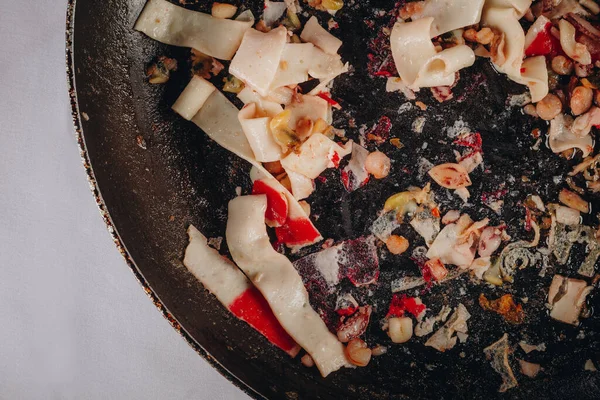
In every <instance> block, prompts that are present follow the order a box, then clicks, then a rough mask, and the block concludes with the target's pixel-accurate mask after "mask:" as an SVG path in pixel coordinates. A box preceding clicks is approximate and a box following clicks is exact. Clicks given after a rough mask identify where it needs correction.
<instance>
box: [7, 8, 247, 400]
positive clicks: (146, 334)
mask: <svg viewBox="0 0 600 400" xmlns="http://www.w3.org/2000/svg"><path fill="white" fill-rule="evenodd" d="M65 11H66V0H22V1H10V0H0V216H1V219H2V221H1V222H0V399H24V400H26V399H211V400H219V399H228V400H229V399H246V398H247V396H246V395H245V394H243V393H242V392H241V391H240V390H239V389H237V388H236V387H234V386H233V385H232V384H231V383H229V382H228V381H227V380H226V379H225V378H223V377H221V376H220V375H219V374H218V372H216V371H214V370H213V369H212V368H211V367H210V366H209V364H207V363H206V362H205V361H204V360H203V359H202V358H201V357H200V356H199V355H197V354H196V353H195V352H194V351H193V350H192V349H191V348H190V347H189V346H188V345H187V343H186V342H185V341H184V340H183V339H182V338H181V337H180V336H179V335H178V334H177V333H176V332H175V331H174V330H173V329H172V328H171V326H170V325H169V324H168V322H167V321H166V320H165V319H164V318H163V317H162V315H161V314H160V313H159V312H158V311H157V310H156V309H155V308H154V305H153V304H152V303H151V302H150V300H149V299H148V298H147V297H146V294H145V293H144V291H143V290H142V288H141V287H140V285H139V284H138V282H137V281H136V280H135V278H134V276H133V274H132V273H131V272H130V271H129V269H128V267H127V266H126V264H125V262H124V261H123V259H122V258H121V256H120V254H119V253H118V251H117V250H116V248H115V246H114V245H113V243H112V241H111V238H110V236H109V234H108V232H107V231H106V228H105V227H104V224H103V222H102V219H101V217H100V214H99V212H98V210H97V208H96V205H95V202H94V199H93V197H92V195H91V192H90V191H89V187H88V183H87V181H86V176H85V172H84V169H83V167H82V165H81V162H80V159H79V153H78V148H77V145H76V141H75V136H74V133H73V127H72V124H71V115H70V109H69V103H68V95H67V86H66V74H65V61H64V47H65V45H64V43H65V33H64V27H65Z"/></svg>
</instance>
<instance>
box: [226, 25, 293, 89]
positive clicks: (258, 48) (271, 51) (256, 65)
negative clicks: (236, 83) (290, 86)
mask: <svg viewBox="0 0 600 400" xmlns="http://www.w3.org/2000/svg"><path fill="white" fill-rule="evenodd" d="M286 40H287V29H285V27H283V26H280V27H279V28H276V29H273V30H272V31H270V32H267V33H263V32H259V31H257V30H255V29H249V30H248V31H246V33H245V34H244V38H243V40H242V43H241V45H240V48H239V49H238V51H237V53H236V54H235V57H233V60H232V61H231V65H230V66H229V73H230V74H232V75H234V76H236V77H237V78H238V79H240V80H241V81H243V82H244V83H245V84H246V85H247V86H249V87H251V88H252V89H253V90H254V91H256V92H257V93H258V94H260V95H261V96H263V97H265V96H267V95H268V94H269V90H270V88H271V83H272V82H273V80H274V79H275V74H276V73H277V69H278V68H279V62H280V61H281V55H282V54H283V48H284V46H285V43H286Z"/></svg>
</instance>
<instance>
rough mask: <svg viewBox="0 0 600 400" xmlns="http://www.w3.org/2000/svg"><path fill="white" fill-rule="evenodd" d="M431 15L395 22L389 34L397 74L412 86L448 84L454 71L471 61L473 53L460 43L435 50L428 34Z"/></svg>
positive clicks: (431, 21)
mask: <svg viewBox="0 0 600 400" xmlns="http://www.w3.org/2000/svg"><path fill="white" fill-rule="evenodd" d="M432 23H433V18H431V17H427V18H422V19H419V20H416V21H412V22H397V23H396V24H395V25H394V28H393V29H392V34H391V37H390V40H391V48H392V56H393V58H394V63H395V64H396V69H397V70H398V73H399V74H400V78H401V79H402V81H403V82H405V83H406V84H407V86H408V87H409V88H410V89H412V90H418V89H419V88H421V87H433V86H449V85H452V84H453V83H454V80H455V73H456V72H457V71H458V70H460V69H461V68H464V67H468V66H471V65H473V63H474V62H475V54H474V53H473V50H471V49H470V48H469V47H468V46H465V45H459V46H455V47H452V48H449V49H446V50H443V51H441V52H440V53H437V52H436V50H435V47H434V45H433V43H432V42H431V38H430V35H429V32H430V29H431V24H432Z"/></svg>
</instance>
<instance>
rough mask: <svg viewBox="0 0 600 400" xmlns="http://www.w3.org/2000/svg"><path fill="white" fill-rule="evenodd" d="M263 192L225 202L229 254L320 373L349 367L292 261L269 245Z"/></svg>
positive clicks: (338, 342)
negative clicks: (312, 305)
mask: <svg viewBox="0 0 600 400" xmlns="http://www.w3.org/2000/svg"><path fill="white" fill-rule="evenodd" d="M266 208H267V199H266V196H264V195H260V196H240V197H237V198H235V199H233V200H231V201H230V202H229V215H228V218H227V231H226V237H227V245H228V247H229V251H230V252H231V256H232V258H233V260H234V261H235V262H236V263H237V265H238V266H239V267H240V268H241V269H242V271H244V273H245V274H246V276H248V278H249V279H250V280H251V281H252V283H253V284H254V286H256V288H257V289H258V290H259V291H260V292H261V293H262V295H263V296H264V298H265V299H266V300H267V302H268V303H269V306H270V307H271V309H272V310H273V313H274V314H275V316H276V317H277V319H278V320H279V322H280V323H281V326H283V328H284V329H285V330H286V332H287V333H288V334H289V335H290V336H291V337H292V338H293V339H294V340H295V341H296V342H297V343H298V344H299V345H300V346H301V347H302V348H303V349H304V350H306V352H307V353H308V354H310V356H311V357H312V359H313V360H314V362H315V364H316V366H317V368H318V369H319V371H320V372H321V375H323V376H327V375H329V374H330V373H331V372H334V371H336V370H338V369H340V368H342V367H350V366H351V364H350V363H349V362H348V360H347V358H346V355H345V352H344V345H343V344H342V343H341V342H340V341H339V340H338V339H337V337H336V336H335V335H333V334H332V333H331V332H330V331H329V329H328V328H327V326H326V325H325V323H324V322H323V320H322V319H321V317H320V316H319V314H318V313H317V312H315V310H313V309H312V307H311V306H310V301H309V298H308V293H307V291H306V289H305V288H304V284H303V283H302V279H301V277H300V275H299V274H298V272H297V271H296V269H295V268H294V265H293V264H292V263H291V262H290V260H288V258H287V257H286V256H284V255H283V254H280V253H278V252H277V251H275V250H274V249H273V246H272V245H271V242H270V240H269V235H268V234H267V229H266V226H265V211H266Z"/></svg>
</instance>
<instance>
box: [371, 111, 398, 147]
mask: <svg viewBox="0 0 600 400" xmlns="http://www.w3.org/2000/svg"><path fill="white" fill-rule="evenodd" d="M391 130H392V121H391V120H390V119H389V118H388V117H387V116H385V115H383V116H381V118H379V121H378V122H377V124H376V125H375V126H374V127H373V128H372V129H371V130H370V131H369V132H367V135H366V136H367V140H372V141H374V142H375V143H377V144H382V143H384V142H385V141H386V140H388V138H389V136H390V131H391Z"/></svg>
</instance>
